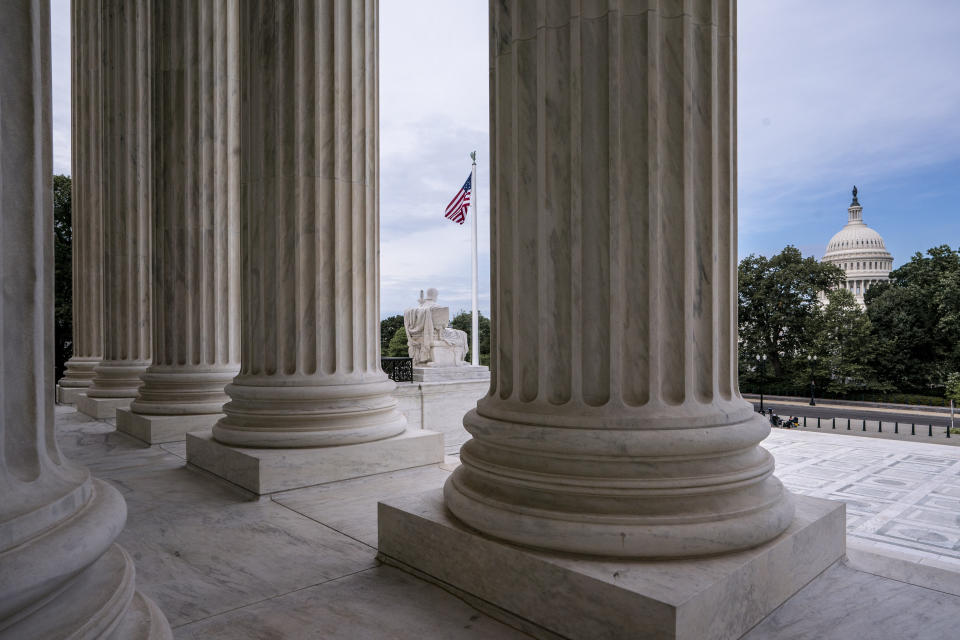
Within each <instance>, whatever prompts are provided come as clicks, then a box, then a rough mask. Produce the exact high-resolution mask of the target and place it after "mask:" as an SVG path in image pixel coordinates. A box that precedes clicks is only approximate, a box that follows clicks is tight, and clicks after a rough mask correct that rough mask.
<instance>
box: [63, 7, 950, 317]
mask: <svg viewBox="0 0 960 640" xmlns="http://www.w3.org/2000/svg"><path fill="white" fill-rule="evenodd" d="M52 13H53V74H54V77H53V89H54V105H53V106H54V167H55V170H57V171H58V172H65V173H69V167H70V121H69V119H70V99H69V96H70V89H69V82H70V78H69V75H70V58H69V36H70V33H69V31H70V29H69V2H68V1H65V0H54V2H53V3H52ZM380 13H381V28H380V135H381V192H380V196H381V206H380V210H381V236H380V237H381V314H382V315H384V316H386V315H391V314H393V313H399V312H400V311H402V310H403V308H404V307H407V306H410V305H412V304H414V302H415V300H416V298H417V293H418V291H419V290H420V289H425V288H427V287H431V286H435V287H438V288H439V289H440V299H441V301H446V302H447V303H448V304H449V305H450V306H451V307H452V308H453V309H454V310H458V309H461V308H469V304H470V263H469V252H470V246H469V231H468V228H467V226H466V225H465V226H463V227H459V226H457V225H454V224H452V223H450V222H449V221H446V220H444V219H443V217H442V216H443V209H444V206H445V205H446V203H447V201H448V200H449V199H450V198H451V197H452V196H453V194H454V192H455V191H456V190H457V189H459V187H460V185H461V184H463V181H464V179H465V178H466V175H467V173H468V172H469V169H470V160H469V157H468V154H469V152H470V151H472V150H474V149H476V150H477V151H478V160H479V176H478V189H477V196H478V197H479V203H480V206H479V213H480V218H479V220H480V306H481V309H482V310H484V312H485V313H486V311H487V310H488V309H489V252H488V251H486V250H485V247H486V246H487V245H488V243H489V234H488V233H487V225H488V224H489V216H488V209H487V203H488V202H489V190H488V188H487V185H488V179H487V178H488V175H489V171H488V166H487V164H486V163H487V162H488V160H489V158H488V157H487V156H488V147H489V136H488V131H489V121H488V115H487V107H488V105H487V103H488V92H487V79H488V68H489V65H488V61H487V0H456V1H455V2H454V1H450V0H381V1H380ZM738 14H739V24H738V29H739V33H738V40H739V43H738V50H739V54H738V55H739V57H738V73H739V77H738V100H739V105H738V106H739V114H738V121H739V125H738V144H739V214H740V251H739V253H740V256H741V257H743V256H746V255H748V254H750V253H761V254H766V255H769V254H771V253H775V252H777V251H779V250H780V249H782V248H783V247H784V246H785V245H786V244H794V245H795V246H797V247H799V248H800V249H801V250H802V251H803V252H804V253H805V254H808V255H816V256H818V257H819V255H820V254H821V253H822V252H823V250H824V248H825V246H826V243H827V241H828V240H829V239H830V237H831V236H832V235H833V234H834V233H835V232H836V231H838V230H839V229H840V227H841V226H843V224H845V223H846V219H847V214H846V207H847V205H848V204H849V203H850V188H851V187H852V186H853V184H856V185H857V186H858V188H859V189H860V203H861V204H862V205H863V208H864V209H863V215H864V220H865V221H866V223H867V224H868V225H870V226H871V227H873V228H875V229H877V230H878V231H879V232H880V233H881V234H882V235H883V237H884V239H885V240H886V243H887V248H888V249H889V250H890V252H891V253H893V256H894V262H895V264H901V263H902V262H905V261H906V260H908V259H909V257H910V256H911V255H912V254H913V253H914V252H915V251H924V250H926V249H927V248H929V247H931V246H934V245H938V244H943V243H946V244H950V245H951V246H953V247H954V248H956V247H958V246H960V2H956V1H954V0H912V1H911V2H905V3H895V2H889V1H888V2H878V1H876V0H857V1H854V0H741V1H740V3H739V8H738Z"/></svg>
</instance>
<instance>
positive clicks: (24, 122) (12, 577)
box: [0, 0, 172, 640]
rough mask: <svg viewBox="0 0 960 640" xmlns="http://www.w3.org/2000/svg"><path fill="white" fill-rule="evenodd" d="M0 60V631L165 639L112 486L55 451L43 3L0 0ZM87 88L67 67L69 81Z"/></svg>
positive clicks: (94, 8) (79, 25)
mask: <svg viewBox="0 0 960 640" xmlns="http://www.w3.org/2000/svg"><path fill="white" fill-rule="evenodd" d="M99 17H100V11H99V7H98V3H97V2H87V1H85V0H75V2H74V4H73V12H72V21H73V29H74V33H78V31H82V30H84V29H86V28H89V26H90V21H91V20H92V21H94V22H95V21H97V20H98V19H99ZM94 41H95V39H94ZM74 43H75V44H74V46H75V47H80V48H84V47H89V46H90V44H91V39H88V38H83V37H80V38H76V39H75V40H74ZM89 53H90V52H89V51H81V52H80V54H81V55H80V56H79V57H80V58H81V59H84V60H87V61H91V60H94V59H95V58H96V56H91V55H89ZM0 69H3V70H4V73H3V74H0V95H3V96H4V103H3V109H2V110H0V139H2V140H3V154H2V157H0V228H2V229H3V233H0V281H2V282H3V288H2V294H0V326H3V341H2V342H0V380H3V385H4V387H3V393H0V493H2V495H3V500H2V501H0V636H2V637H4V638H45V639H50V640H57V639H60V638H64V639H65V638H84V639H87V638H102V637H108V636H109V635H110V634H113V633H118V634H121V635H117V636H114V637H124V638H131V639H135V640H139V639H147V638H149V639H158V640H159V639H162V640H167V639H171V638H172V633H171V631H170V627H169V625H168V624H167V621H166V619H165V618H164V616H163V614H162V613H161V612H160V611H159V610H158V609H157V608H156V606H155V605H153V603H152V602H150V601H149V600H147V599H145V598H144V597H143V596H142V595H141V594H139V593H137V592H136V590H135V584H134V567H133V562H132V560H131V559H130V557H129V556H128V555H127V554H126V552H125V551H123V549H122V548H120V547H119V546H118V545H116V544H115V543H114V540H115V539H116V537H117V535H118V534H119V533H120V531H121V530H122V529H123V526H124V522H125V520H126V514H127V512H126V504H125V503H124V501H123V497H122V496H121V495H120V493H119V492H118V491H117V490H116V489H114V488H112V487H111V486H109V485H107V484H106V483H104V482H101V481H99V480H96V479H94V478H92V477H91V475H90V472H89V471H88V470H87V469H86V468H84V467H80V466H77V465H74V464H71V463H70V462H69V461H67V460H66V459H64V457H63V455H62V454H61V452H60V449H59V447H58V446H57V443H56V438H55V434H54V397H53V391H54V390H53V385H52V384H51V383H52V382H53V380H52V378H53V375H52V367H50V365H49V363H51V362H52V361H53V321H52V319H53V287H52V284H53V278H52V271H53V243H52V240H53V228H52V227H53V217H52V216H51V215H50V212H51V210H52V204H51V198H52V184H51V180H52V177H53V171H52V162H51V154H52V142H51V138H52V132H51V121H50V109H51V107H50V104H51V98H50V10H49V3H48V2H46V1H45V0H30V1H23V2H16V3H10V4H9V5H7V6H5V7H4V16H3V20H2V21H0ZM91 90H96V89H95V87H90V86H89V85H87V83H86V80H85V78H84V77H82V76H81V77H80V78H77V77H76V76H75V77H74V91H75V92H77V93H80V94H83V93H85V92H87V91H91ZM8 98H9V99H8ZM75 126H76V123H75ZM134 622H136V624H134Z"/></svg>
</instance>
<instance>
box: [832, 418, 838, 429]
mask: <svg viewBox="0 0 960 640" xmlns="http://www.w3.org/2000/svg"><path fill="white" fill-rule="evenodd" d="M830 428H831V429H836V428H837V419H836V418H834V419H833V426H832V427H830Z"/></svg>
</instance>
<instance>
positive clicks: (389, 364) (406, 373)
mask: <svg viewBox="0 0 960 640" xmlns="http://www.w3.org/2000/svg"><path fill="white" fill-rule="evenodd" d="M380 367H381V368H382V369H383V371H384V373H386V374H387V376H389V377H390V379H391V380H393V381H394V382H413V358H380Z"/></svg>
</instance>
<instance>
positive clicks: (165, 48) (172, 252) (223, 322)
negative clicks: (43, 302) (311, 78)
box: [117, 0, 240, 443]
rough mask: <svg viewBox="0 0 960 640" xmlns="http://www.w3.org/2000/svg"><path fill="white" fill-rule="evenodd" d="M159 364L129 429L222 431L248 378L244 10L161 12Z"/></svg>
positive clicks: (157, 14) (170, 435) (225, 0)
mask: <svg viewBox="0 0 960 640" xmlns="http://www.w3.org/2000/svg"><path fill="white" fill-rule="evenodd" d="M152 11H153V14H152V15H153V29H154V32H155V34H156V37H155V39H154V44H155V48H154V58H153V68H154V83H153V87H152V99H153V103H152V104H153V117H154V129H155V131H156V135H155V139H156V143H155V145H154V147H153V156H152V160H153V165H152V173H153V180H154V192H153V197H154V220H153V280H152V283H153V299H154V301H155V304H154V310H153V316H152V331H153V338H152V341H153V348H152V353H153V362H152V364H151V365H150V367H149V368H148V369H147V370H146V372H145V373H144V374H143V375H142V376H141V379H142V380H143V386H142V387H140V389H139V392H138V394H137V398H136V399H135V400H134V401H133V402H132V403H131V405H130V409H129V411H127V410H122V409H121V410H120V411H118V413H117V428H118V429H119V430H120V431H123V432H125V433H128V434H130V435H133V436H135V437H138V438H140V439H142V440H144V441H146V442H151V443H155V442H169V441H173V440H183V439H184V437H185V434H186V432H187V431H191V430H196V429H203V428H210V427H212V426H213V425H214V424H215V423H216V421H217V420H218V419H219V418H220V417H222V415H223V414H222V412H223V404H224V403H225V402H226V401H227V400H228V398H227V395H226V393H225V392H224V387H225V386H226V385H227V384H228V383H229V382H230V381H231V380H232V379H233V378H234V376H236V374H237V372H238V371H239V370H240V327H239V324H240V323H239V308H240V289H239V282H238V279H239V267H240V255H239V235H240V225H239V215H240V214H239V195H240V182H239V180H240V176H239V146H238V145H239V126H240V117H239V116H240V114H239V104H240V103H239V99H240V96H239V78H238V68H237V64H238V58H237V56H238V48H237V2H236V0H212V1H210V2H200V3H198V2H194V1H192V0H173V1H170V2H158V3H155V4H154V5H153V9H152Z"/></svg>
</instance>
